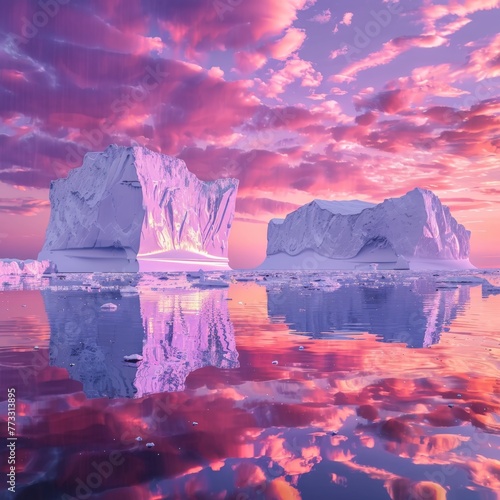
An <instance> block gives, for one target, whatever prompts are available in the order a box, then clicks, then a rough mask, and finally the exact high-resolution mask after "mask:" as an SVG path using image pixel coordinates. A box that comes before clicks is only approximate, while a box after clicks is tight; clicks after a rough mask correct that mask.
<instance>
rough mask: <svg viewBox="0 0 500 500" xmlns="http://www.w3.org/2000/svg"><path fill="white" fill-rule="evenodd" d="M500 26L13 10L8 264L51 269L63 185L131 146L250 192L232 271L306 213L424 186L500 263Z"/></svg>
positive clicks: (0, 131)
mask: <svg viewBox="0 0 500 500" xmlns="http://www.w3.org/2000/svg"><path fill="white" fill-rule="evenodd" d="M63 3H64V5H62V4H63ZM44 6H45V7H44ZM44 8H45V10H44ZM499 25H500V2H499V1H497V0H495V1H491V0H450V1H439V2H429V1H417V0H416V1H412V2H409V1H402V0H401V1H400V2H398V1H397V0H374V1H370V2H367V1H366V0H355V1H353V0H337V1H335V2H329V1H328V0H252V1H247V0H241V1H238V0H231V1H229V0H214V1H206V0H191V1H186V0H169V1H168V2H166V1H160V0H72V1H71V2H63V1H61V3H60V4H59V3H58V1H57V0H40V1H34V0H33V1H31V0H16V1H15V2H5V5H2V7H1V15H0V115H1V120H0V257H18V258H34V257H36V255H37V254H38V251H39V249H40V248H41V245H42V242H43V238H44V232H45V228H46V224H47V221H48V215H49V204H48V188H49V185H50V181H51V180H53V179H56V178H59V177H62V176H65V175H67V173H68V171H69V170H70V169H72V168H75V167H77V166H79V165H80V164H81V160H82V157H83V154H84V153H85V152H87V151H101V150H104V149H105V148H106V147H107V146H108V145H109V144H111V143H116V144H121V145H131V144H133V145H136V144H139V145H144V146H146V147H148V148H150V149H153V150H155V151H161V152H163V153H166V154H171V155H176V156H179V157H180V158H182V159H184V160H185V161H186V163H187V165H188V168H189V169H190V170H192V171H193V172H194V173H196V174H197V175H198V176H199V177H200V178H202V179H204V180H208V179H215V178H219V177H222V176H232V177H237V178H238V179H240V190H239V194H238V201H237V212H236V217H235V222H234V225H233V230H232V234H231V238H230V263H231V265H232V266H233V267H252V266H255V265H257V264H259V263H260V262H261V261H262V260H263V259H264V255H265V246H266V229H267V222H268V221H269V219H270V218H272V217H282V216H284V215H285V214H287V213H288V212H290V211H292V210H293V209H295V208H296V207H297V206H298V205H301V204H304V203H307V202H309V201H311V200H312V199H314V198H323V199H354V198H357V199H362V200H366V201H371V202H380V201H383V199H385V198H388V197H393V196H400V195H402V194H404V193H406V192H407V191H409V190H411V189H413V188H414V187H416V186H418V187H422V188H428V189H431V190H433V191H434V192H435V193H436V194H437V195H438V196H439V197H440V198H441V200H442V201H443V202H444V203H445V204H447V205H448V206H450V208H451V210H452V213H453V215H454V216H455V217H456V218H457V220H458V221H459V222H461V223H463V224H464V225H465V226H466V227H467V228H468V229H470V230H471V231H472V255H471V260H472V262H473V263H474V264H475V265H477V266H481V267H498V266H500V251H499V245H498V242H499V238H498V234H497V233H498V227H499V224H498V220H499V218H500V205H499V201H500V196H499V195H500V168H499V160H498V159H499V156H498V153H499V145H500V139H499V134H500V119H499V116H500V95H499V90H498V89H499V85H498V84H499V77H500V59H499V53H500V35H499V34H498V26H499Z"/></svg>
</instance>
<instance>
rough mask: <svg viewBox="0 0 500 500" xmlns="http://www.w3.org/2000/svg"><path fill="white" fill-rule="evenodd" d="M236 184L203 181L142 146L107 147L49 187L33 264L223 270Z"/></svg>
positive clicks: (117, 269) (69, 269)
mask: <svg viewBox="0 0 500 500" xmlns="http://www.w3.org/2000/svg"><path fill="white" fill-rule="evenodd" d="M237 189H238V181H237V180H236V179H219V180H215V181H209V182H203V181H201V180H199V179H198V178H197V177H196V176H195V175H194V174H193V173H191V172H190V171H189V170H188V169H187V167H186V164H185V163H184V162H183V161H182V160H180V159H178V158H173V157H171V156H167V155H163V154H159V153H154V152H152V151H149V150H148V149H146V148H142V147H119V146H115V145H112V146H109V147H108V148H107V149H106V150H105V151H104V152H102V153H88V154H86V155H85V158H84V162H83V165H82V166H81V167H80V168H77V169H74V170H72V171H71V172H70V173H69V175H68V177H67V178H65V179H59V180H57V181H54V182H52V184H51V188H50V202H51V214H50V221H49V225H48V228H47V234H46V239H45V244H44V246H43V248H42V251H41V252H40V254H39V259H40V260H42V259H47V260H50V261H52V262H54V263H55V264H56V265H57V268H58V271H59V272H93V271H110V272H112V271H114V272H120V271H122V272H130V271H132V272H134V271H168V270H176V269H183V270H190V269H199V268H202V269H208V270H210V269H228V267H229V266H228V254H227V250H228V248H227V241H228V237H229V230H230V227H231V223H232V219H233V216H234V206H235V201H236V192H237Z"/></svg>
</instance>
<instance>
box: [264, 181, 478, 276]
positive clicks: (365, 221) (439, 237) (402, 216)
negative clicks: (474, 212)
mask: <svg viewBox="0 0 500 500" xmlns="http://www.w3.org/2000/svg"><path fill="white" fill-rule="evenodd" d="M469 238H470V232H469V231H467V230H466V229H465V228H464V226H462V225H461V224H458V222H457V221H456V220H455V219H454V218H453V217H452V215H451V213H450V210H449V209H448V207H445V206H443V205H442V204H441V202H440V201H439V198H438V197H437V196H436V195H434V194H433V193H432V192H431V191H427V190H424V189H418V188H417V189H414V190H413V191H410V192H409V193H407V194H406V195H404V196H402V197H401V198H391V199H387V200H385V201H384V202H383V203H380V204H378V205H372V204H367V203H364V202H359V201H354V202H325V201H320V200H315V201H313V202H311V203H309V204H307V205H304V206H302V207H300V208H298V209H297V210H295V211H294V212H292V213H290V214H289V215H287V217H286V218H285V219H273V220H271V222H270V223H269V227H268V233H267V239H268V247H267V255H268V259H267V261H268V262H269V261H273V260H274V261H276V259H279V258H283V259H285V260H286V259H287V258H288V257H289V256H298V255H299V254H301V253H302V252H311V251H312V252H314V253H315V254H316V255H318V256H320V257H324V258H327V259H336V260H339V261H344V262H345V261H352V262H375V263H377V262H381V263H384V264H385V265H386V267H391V265H392V264H394V266H396V263H398V265H400V263H401V261H402V259H405V260H407V261H408V262H409V263H410V265H411V264H412V263H414V262H417V261H437V262H438V263H439V261H457V262H462V263H465V264H464V265H465V267H472V266H471V265H470V264H469V263H468V258H469ZM263 267H266V262H265V263H264V265H263ZM332 267H335V266H332ZM462 267H463V266H462Z"/></svg>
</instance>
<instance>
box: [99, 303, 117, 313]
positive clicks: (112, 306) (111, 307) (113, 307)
mask: <svg viewBox="0 0 500 500" xmlns="http://www.w3.org/2000/svg"><path fill="white" fill-rule="evenodd" d="M117 309H118V306H117V305H116V304H113V302H108V303H106V304H103V305H102V306H101V311H110V312H112V311H116V310H117Z"/></svg>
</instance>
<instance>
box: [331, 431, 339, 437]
mask: <svg viewBox="0 0 500 500" xmlns="http://www.w3.org/2000/svg"><path fill="white" fill-rule="evenodd" d="M330 434H331V435H332V436H336V435H337V434H338V431H332V432H330Z"/></svg>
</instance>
